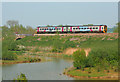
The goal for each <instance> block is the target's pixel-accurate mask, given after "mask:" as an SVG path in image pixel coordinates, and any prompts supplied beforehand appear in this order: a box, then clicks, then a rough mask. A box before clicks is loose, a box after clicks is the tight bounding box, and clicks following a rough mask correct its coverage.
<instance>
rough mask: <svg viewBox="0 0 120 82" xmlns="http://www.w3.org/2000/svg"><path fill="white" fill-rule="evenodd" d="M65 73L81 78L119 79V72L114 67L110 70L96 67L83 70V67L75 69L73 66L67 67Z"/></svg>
mask: <svg viewBox="0 0 120 82" xmlns="http://www.w3.org/2000/svg"><path fill="white" fill-rule="evenodd" d="M90 70H91V72H90ZM63 74H65V75H68V76H69V77H74V78H76V79H81V80H87V79H88V80H89V79H91V80H99V79H101V80H118V72H117V71H116V70H113V69H110V71H109V72H108V71H107V70H101V71H100V72H98V71H97V70H96V68H91V69H89V68H85V69H84V71H83V70H81V69H75V68H74V67H71V68H66V69H65V70H64V73H63Z"/></svg>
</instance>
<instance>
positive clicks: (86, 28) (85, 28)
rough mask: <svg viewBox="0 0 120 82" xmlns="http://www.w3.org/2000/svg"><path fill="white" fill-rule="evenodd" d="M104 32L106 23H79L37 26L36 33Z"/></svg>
mask: <svg viewBox="0 0 120 82" xmlns="http://www.w3.org/2000/svg"><path fill="white" fill-rule="evenodd" d="M56 32H59V33H81V32H84V33H86V32H87V33H88V32H90V33H106V32H107V26H106V25H81V26H62V27H61V26H49V27H42V26H38V27H37V34H40V33H56Z"/></svg>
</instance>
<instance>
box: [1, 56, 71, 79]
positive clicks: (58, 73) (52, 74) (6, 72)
mask: <svg viewBox="0 0 120 82" xmlns="http://www.w3.org/2000/svg"><path fill="white" fill-rule="evenodd" d="M49 58H51V59H52V61H49V62H39V63H23V64H14V65H4V66H3V67H2V73H3V75H2V77H3V80H12V79H14V78H15V77H17V75H19V74H20V73H24V74H25V75H26V76H27V78H28V79H29V80H72V79H73V78H71V77H68V76H66V75H63V74H62V73H63V71H64V69H65V68H67V67H70V66H71V65H72V59H68V58H67V59H65V58H64V59H63V58H53V57H49ZM47 59H48V57H47Z"/></svg>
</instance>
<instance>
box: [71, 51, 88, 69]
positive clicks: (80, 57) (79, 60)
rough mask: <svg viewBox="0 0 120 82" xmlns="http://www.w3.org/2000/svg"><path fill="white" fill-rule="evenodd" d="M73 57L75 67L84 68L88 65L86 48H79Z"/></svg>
mask: <svg viewBox="0 0 120 82" xmlns="http://www.w3.org/2000/svg"><path fill="white" fill-rule="evenodd" d="M73 59H74V62H73V65H74V67H77V69H79V68H84V67H85V66H86V56H85V51H84V49H82V50H81V51H80V50H78V51H76V52H74V53H73Z"/></svg>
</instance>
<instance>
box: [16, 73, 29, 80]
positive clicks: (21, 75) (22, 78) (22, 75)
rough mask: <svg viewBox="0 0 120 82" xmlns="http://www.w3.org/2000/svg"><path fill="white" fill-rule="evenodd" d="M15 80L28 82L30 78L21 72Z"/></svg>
mask: <svg viewBox="0 0 120 82" xmlns="http://www.w3.org/2000/svg"><path fill="white" fill-rule="evenodd" d="M15 80H19V82H27V80H28V79H27V78H26V76H25V74H23V73H21V74H20V75H18V77H17V78H16V79H14V81H15ZM23 80H24V81H23Z"/></svg>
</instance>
